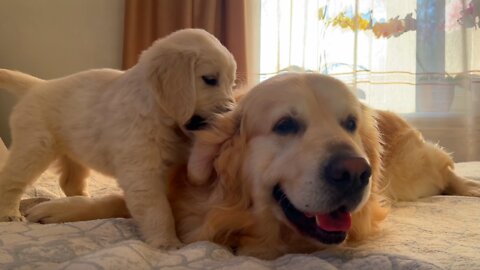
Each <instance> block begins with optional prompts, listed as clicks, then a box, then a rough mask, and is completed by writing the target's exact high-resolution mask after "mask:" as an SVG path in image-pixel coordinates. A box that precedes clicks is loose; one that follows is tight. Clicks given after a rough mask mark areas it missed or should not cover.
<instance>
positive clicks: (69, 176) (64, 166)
mask: <svg viewBox="0 0 480 270" xmlns="http://www.w3.org/2000/svg"><path fill="white" fill-rule="evenodd" d="M59 165H60V172H61V176H60V180H59V182H60V187H61V188H62V190H63V192H64V193H65V195H67V196H77V195H79V196H88V192H87V177H88V175H89V172H90V171H89V169H88V168H87V167H85V166H83V165H82V164H80V163H78V162H75V161H73V160H71V159H70V158H68V157H67V156H63V157H61V158H60V159H59Z"/></svg>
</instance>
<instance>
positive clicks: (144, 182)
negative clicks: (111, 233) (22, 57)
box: [0, 29, 236, 247]
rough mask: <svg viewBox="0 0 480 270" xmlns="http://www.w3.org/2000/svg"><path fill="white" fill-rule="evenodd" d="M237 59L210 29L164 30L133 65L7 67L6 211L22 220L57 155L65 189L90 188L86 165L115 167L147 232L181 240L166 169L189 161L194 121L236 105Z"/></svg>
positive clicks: (2, 83) (160, 243) (112, 171)
mask: <svg viewBox="0 0 480 270" xmlns="http://www.w3.org/2000/svg"><path fill="white" fill-rule="evenodd" d="M235 72H236V63H235V61H234V59H233V57H232V55H231V54H230V52H229V51H228V50H227V49H226V48H225V47H223V46H222V45H221V43H220V42H219V41H218V40H217V39H216V38H215V37H214V36H212V35H210V34H208V33H207V32H206V31H204V30H199V29H185V30H180V31H177V32H175V33H172V34H171V35H169V36H167V37H165V38H163V39H159V40H157V41H156V42H155V43H154V44H153V45H152V46H151V47H150V48H148V49H147V50H145V51H144V52H143V53H142V54H141V56H140V59H139V62H138V63H137V64H136V65H135V66H134V67H132V68H131V69H129V70H127V71H125V72H122V71H119V70H110V69H101V70H90V71H85V72H80V73H77V74H73V75H70V76H67V77H64V78H60V79H55V80H48V81H44V80H41V79H38V78H35V77H32V76H30V75H27V74H23V73H20V72H16V71H9V70H0V88H4V89H7V90H9V91H11V92H12V93H14V94H16V95H18V96H20V101H19V103H18V104H17V105H16V107H15V109H14V111H13V113H12V115H11V128H12V135H13V144H12V147H11V153H10V156H9V159H8V160H7V162H6V164H5V166H4V167H3V169H2V170H1V172H0V220H2V221H14V220H21V219H22V217H21V215H20V212H19V202H20V197H21V195H22V193H23V192H24V190H25V187H26V186H27V185H28V184H30V183H32V182H33V181H34V179H35V178H36V177H38V176H39V175H40V174H41V173H42V172H43V171H44V170H45V169H46V168H47V167H48V165H49V164H50V163H51V162H52V161H54V160H55V159H57V158H58V159H60V160H61V165H62V175H61V179H60V184H61V187H62V189H63V191H64V192H65V194H66V195H67V196H72V195H86V190H85V188H86V183H85V177H86V176H87V173H88V169H89V168H91V169H94V170H96V171H99V172H101V173H103V174H106V175H109V176H113V177H115V178H116V179H117V180H118V183H119V185H120V187H121V188H122V189H123V191H124V193H125V200H126V205H127V207H128V210H129V212H130V213H131V215H132V216H133V218H134V219H135V220H136V222H137V223H138V225H139V227H140V231H141V232H142V234H143V236H144V238H145V240H146V242H148V243H149V244H151V245H153V246H155V247H177V246H179V245H181V243H180V242H179V240H178V238H177V236H176V234H175V226H174V219H173V216H172V211H171V207H170V204H169V202H168V200H167V197H166V196H167V195H166V186H167V172H168V170H169V168H170V167H172V166H175V164H183V163H185V162H186V161H187V158H188V152H189V149H190V144H191V142H190V140H191V137H192V135H193V134H192V132H193V130H197V129H201V128H202V127H203V126H205V124H206V123H207V122H205V121H207V120H208V118H210V117H212V116H213V115H214V114H217V113H222V112H225V111H227V110H229V108H230V107H231V105H232V102H233V96H232V86H233V83H234V79H235Z"/></svg>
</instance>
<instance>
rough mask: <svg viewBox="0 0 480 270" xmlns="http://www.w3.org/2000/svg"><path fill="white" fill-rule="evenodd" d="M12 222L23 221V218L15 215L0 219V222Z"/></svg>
mask: <svg viewBox="0 0 480 270" xmlns="http://www.w3.org/2000/svg"><path fill="white" fill-rule="evenodd" d="M14 221H25V218H24V217H22V216H17V215H15V216H2V217H0V222H14Z"/></svg>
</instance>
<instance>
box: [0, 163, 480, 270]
mask: <svg viewBox="0 0 480 270" xmlns="http://www.w3.org/2000/svg"><path fill="white" fill-rule="evenodd" d="M457 169H458V170H459V171H460V172H461V174H463V175H468V176H471V177H472V176H474V177H477V179H480V162H479V163H468V164H460V165H459V166H457ZM103 181H104V179H103V178H96V179H94V180H92V181H91V182H92V185H91V191H92V192H91V193H92V194H94V195H99V194H101V193H105V192H110V191H111V190H117V189H116V187H115V183H114V182H106V183H103ZM57 185H58V184H57V183H56V176H55V175H54V174H53V173H46V174H44V175H43V176H42V179H40V181H38V182H37V185H36V186H34V187H32V188H31V189H30V190H29V192H28V195H29V196H58V194H59V189H58V188H57V187H56V186H57ZM92 189H94V190H92ZM479 205H480V198H471V197H458V196H436V197H431V198H426V199H423V200H420V201H417V202H402V203H397V204H396V205H395V206H394V207H393V209H392V213H391V214H390V215H389V217H388V219H387V220H386V222H385V223H384V226H383V230H382V232H381V233H380V234H378V235H377V236H375V237H373V238H371V239H369V240H368V241H365V242H364V243H361V244H359V245H358V246H356V247H337V248H331V249H327V250H323V251H318V252H316V253H313V254H288V255H285V256H283V257H280V258H278V259H276V260H272V261H265V260H259V259H257V258H252V257H241V256H235V255H233V254H232V253H231V252H230V251H229V250H227V249H226V248H224V247H222V246H219V245H216V244H213V243H210V242H197V243H193V244H190V245H187V246H185V247H183V248H182V249H180V250H175V251H163V250H158V249H153V248H151V247H149V246H148V245H146V244H145V243H143V242H142V241H141V240H140V236H139V233H138V231H137V229H136V226H135V224H134V222H133V221H132V220H131V219H106V220H94V221H84V222H72V223H65V224H50V225H41V224H31V223H22V222H15V223H0V269H480V252H479V251H480V226H479V224H480V207H479Z"/></svg>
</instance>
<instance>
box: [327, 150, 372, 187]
mask: <svg viewBox="0 0 480 270" xmlns="http://www.w3.org/2000/svg"><path fill="white" fill-rule="evenodd" d="M371 174H372V170H371V168H370V165H368V162H367V161H366V160H365V159H364V158H362V157H349V156H337V157H333V158H332V159H330V161H329V162H328V163H327V166H325V170H324V176H325V179H326V180H327V182H328V183H329V184H330V185H332V186H334V187H335V188H337V189H339V190H340V191H350V192H356V191H360V190H361V189H363V188H364V187H365V186H366V185H368V182H369V180H370V176H371Z"/></svg>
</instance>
